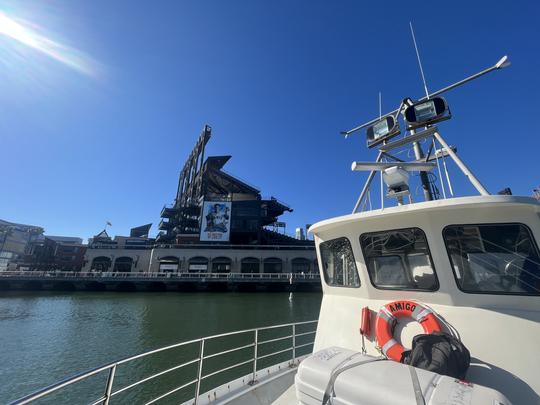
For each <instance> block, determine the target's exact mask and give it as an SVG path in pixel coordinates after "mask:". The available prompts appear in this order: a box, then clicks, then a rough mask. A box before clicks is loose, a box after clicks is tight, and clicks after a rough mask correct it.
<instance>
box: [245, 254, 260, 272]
mask: <svg viewBox="0 0 540 405" xmlns="http://www.w3.org/2000/svg"><path fill="white" fill-rule="evenodd" d="M260 267H261V261H260V260H259V259H257V258H256V257H245V258H243V259H242V262H241V265H240V272H242V273H259V272H260Z"/></svg>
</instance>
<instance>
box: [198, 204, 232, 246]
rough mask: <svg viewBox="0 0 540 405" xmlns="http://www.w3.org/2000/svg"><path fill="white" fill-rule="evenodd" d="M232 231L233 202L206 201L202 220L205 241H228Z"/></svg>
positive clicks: (202, 237) (202, 233)
mask: <svg viewBox="0 0 540 405" xmlns="http://www.w3.org/2000/svg"><path fill="white" fill-rule="evenodd" d="M230 231H231V203H230V202H223V201H205V202H204V204H203V214H202V221H201V237H200V240H201V241H203V242H228V241H229V238H230Z"/></svg>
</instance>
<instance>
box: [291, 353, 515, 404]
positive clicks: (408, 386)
mask: <svg viewBox="0 0 540 405" xmlns="http://www.w3.org/2000/svg"><path fill="white" fill-rule="evenodd" d="M355 364H357V365H356V366H355ZM349 366H352V367H351V368H348V367H349ZM341 369H345V370H344V371H342V372H341V373H339V372H337V373H336V371H337V370H341ZM410 369H411V367H410V366H407V365H404V364H401V363H397V362H395V361H392V360H379V359H377V358H375V357H372V356H367V355H363V354H361V353H357V352H354V351H351V350H347V349H342V348H339V347H330V348H328V349H325V350H321V351H319V352H316V353H314V354H312V355H311V356H310V357H308V358H306V359H304V360H303V361H302V362H301V363H300V365H299V367H298V373H297V374H296V377H295V386H296V397H297V398H298V401H299V403H300V404H302V405H321V404H322V403H323V397H324V393H325V390H326V389H327V387H328V386H329V382H330V380H331V378H332V375H334V374H336V375H337V377H336V379H335V382H334V383H333V389H331V390H329V393H330V400H329V401H328V404H333V405H379V404H392V405H416V404H417V403H418V402H417V395H419V393H418V394H415V389H414V385H413V376H412V375H411V370H410ZM413 370H414V371H416V376H417V377H418V386H417V387H418V389H419V391H421V396H422V397H423V399H424V403H425V404H426V405H511V403H510V401H509V400H508V399H506V397H505V396H504V395H502V394H501V393H499V392H497V391H495V390H493V389H491V388H486V387H483V386H480V385H476V384H469V383H464V382H462V381H458V380H456V379H455V378H452V377H447V376H442V375H439V374H436V373H432V372H430V371H426V370H422V369H419V368H413ZM419 403H422V402H421V401H420V402H419Z"/></svg>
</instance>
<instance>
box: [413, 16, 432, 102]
mask: <svg viewBox="0 0 540 405" xmlns="http://www.w3.org/2000/svg"><path fill="white" fill-rule="evenodd" d="M409 27H411V35H412V40H413V43H414V49H415V51H416V58H417V59H418V67H419V68H420V75H422V82H423V83H424V90H425V91H426V97H427V98H428V99H429V91H428V89H427V84H426V77H425V76H424V69H423V68H422V60H421V59H420V52H418V45H417V44H416V37H415V36H414V29H413V26H412V22H410V21H409Z"/></svg>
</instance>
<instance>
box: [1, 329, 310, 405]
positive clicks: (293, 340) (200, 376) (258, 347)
mask: <svg viewBox="0 0 540 405" xmlns="http://www.w3.org/2000/svg"><path fill="white" fill-rule="evenodd" d="M317 322H318V321H307V322H296V323H288V324H282V325H275V326H269V327H263V328H254V329H245V330H240V331H236V332H229V333H222V334H218V335H213V336H208V337H204V338H199V339H193V340H189V341H186V342H181V343H177V344H173V345H169V346H165V347H161V348H159V349H155V350H150V351H148V352H145V353H141V354H138V355H135V356H131V357H127V358H124V359H121V360H118V361H115V362H112V363H109V364H106V365H103V366H100V367H96V368H94V369H92V370H89V371H86V372H83V373H80V374H77V375H74V376H72V377H69V378H67V379H65V380H62V381H60V382H57V383H56V384H53V385H50V386H48V387H46V388H43V389H41V390H39V391H37V392H34V393H33V394H30V395H27V396H25V397H23V398H20V399H18V400H16V401H13V402H11V404H10V405H22V404H29V403H32V402H34V401H36V400H38V399H41V398H44V397H48V396H50V395H51V394H60V395H62V400H63V401H62V402H64V401H65V402H64V403H69V404H79V403H81V402H78V401H77V399H75V398H69V397H68V396H64V395H63V392H64V391H63V390H64V389H67V388H68V387H71V386H73V385H75V384H77V383H80V382H82V381H84V380H87V379H89V378H90V377H92V376H96V375H98V374H101V373H106V375H107V378H106V380H105V385H104V386H103V387H102V391H101V392H103V394H102V395H100V396H99V397H98V398H96V399H95V400H92V402H90V405H98V404H102V405H108V404H109V402H110V400H111V398H113V397H116V396H119V395H121V394H124V393H126V392H128V391H129V390H131V389H133V388H134V387H137V386H139V385H141V384H144V383H146V382H149V381H153V382H155V381H156V379H158V378H159V377H162V376H164V375H167V374H169V373H171V372H173V371H176V370H180V369H182V368H185V367H187V366H189V365H196V367H197V372H196V376H195V377H194V378H189V377H188V376H185V377H186V378H185V379H184V380H183V381H179V382H178V385H177V386H175V387H174V388H173V389H168V390H167V391H166V392H161V393H159V394H158V395H157V396H154V397H153V398H151V399H150V400H145V401H144V402H137V404H138V403H144V404H145V405H150V404H154V403H156V402H158V401H160V400H162V399H163V398H166V397H169V396H170V395H172V394H174V393H178V392H180V391H182V390H187V389H188V388H189V387H190V386H191V387H192V388H191V389H192V394H191V395H190V396H189V397H191V398H192V401H193V404H195V405H197V403H198V401H199V399H200V394H201V383H202V382H203V381H206V380H207V379H209V378H211V377H213V376H216V375H218V374H220V373H224V372H226V371H234V369H239V368H240V367H241V366H246V365H250V369H251V373H250V377H249V379H250V380H249V381H248V384H249V385H256V384H257V379H256V378H257V372H258V370H261V367H260V361H261V360H263V359H272V358H275V359H276V361H275V362H273V363H270V364H269V365H267V366H265V367H270V365H274V364H278V363H283V357H282V356H285V354H287V353H290V355H288V356H287V357H288V359H289V360H288V364H289V366H291V367H293V366H295V365H296V361H297V360H298V359H299V358H300V357H302V356H303V355H305V354H307V353H310V352H311V350H312V345H313V343H314V340H315V328H316V325H317ZM272 331H273V332H275V334H276V335H277V337H271V335H268V333H266V335H267V336H264V335H265V332H272ZM283 333H285V335H282V334H283ZM230 336H236V337H242V336H243V337H244V339H246V336H247V337H249V340H247V342H249V343H246V340H244V341H243V342H242V343H240V344H239V345H237V346H233V347H232V348H227V349H226V350H221V351H218V352H211V350H208V349H207V347H208V345H209V344H212V343H211V342H216V341H217V340H218V339H221V338H226V337H230ZM278 342H285V343H286V346H285V348H283V347H279V348H278V349H277V350H272V349H275V347H272V346H270V350H268V349H267V350H264V347H268V345H270V344H272V343H274V344H275V343H278ZM190 345H197V346H198V349H197V350H196V353H191V354H192V356H193V358H191V359H189V360H188V361H185V362H182V363H181V364H177V365H175V366H173V367H167V368H165V369H162V370H159V371H157V372H154V373H153V374H149V375H147V376H144V377H143V378H140V379H138V380H137V381H135V382H131V383H129V384H126V385H123V386H122V387H118V388H117V386H116V385H115V375H117V370H118V369H119V367H121V366H123V365H124V364H128V363H130V362H133V361H134V360H137V359H142V358H147V357H148V356H151V355H154V354H156V353H163V352H167V351H171V350H172V349H178V348H182V349H187V347H188V346H190ZM299 349H301V351H302V352H303V354H300V353H299ZM242 350H244V351H245V350H249V351H250V353H251V354H250V358H249V359H247V360H242V361H237V362H235V363H233V364H230V365H227V366H224V367H221V368H219V369H217V370H214V371H211V372H207V371H205V368H204V364H205V361H207V360H208V359H211V358H212V359H216V358H220V357H221V358H222V357H223V356H225V355H227V354H230V353H235V352H236V353H237V352H240V351H242ZM278 355H282V356H281V357H277V356H278ZM265 367H262V368H265ZM239 371H240V370H239ZM242 375H245V372H244V373H242V374H241V375H240V376H239V375H236V376H232V378H230V380H231V381H232V380H233V379H235V378H238V377H241V376H242ZM217 385H220V384H217ZM217 385H215V386H213V387H212V388H215V387H216V386H217ZM55 403H56V402H55ZM85 403H87V402H86V401H85Z"/></svg>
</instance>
